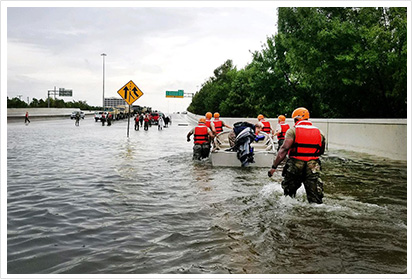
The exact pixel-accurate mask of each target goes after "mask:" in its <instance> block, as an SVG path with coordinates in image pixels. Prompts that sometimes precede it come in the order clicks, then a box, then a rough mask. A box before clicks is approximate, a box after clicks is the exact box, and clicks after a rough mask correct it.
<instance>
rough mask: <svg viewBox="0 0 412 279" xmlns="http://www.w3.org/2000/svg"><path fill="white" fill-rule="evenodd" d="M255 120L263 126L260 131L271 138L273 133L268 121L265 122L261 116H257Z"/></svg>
mask: <svg viewBox="0 0 412 279" xmlns="http://www.w3.org/2000/svg"><path fill="white" fill-rule="evenodd" d="M257 119H258V121H259V122H260V123H262V124H263V129H262V131H263V132H265V133H267V134H271V135H272V137H273V135H274V132H273V129H272V127H271V126H270V123H269V121H267V120H266V119H265V117H264V116H263V115H262V114H259V115H258V117H257Z"/></svg>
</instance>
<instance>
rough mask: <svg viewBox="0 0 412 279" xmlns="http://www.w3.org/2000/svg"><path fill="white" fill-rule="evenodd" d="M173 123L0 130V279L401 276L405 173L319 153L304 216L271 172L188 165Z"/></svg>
mask: <svg viewBox="0 0 412 279" xmlns="http://www.w3.org/2000/svg"><path fill="white" fill-rule="evenodd" d="M179 123H188V120H186V119H185V118H184V116H183V115H174V116H173V124H172V126H171V127H169V128H166V129H164V130H163V131H158V130H157V128H155V127H152V128H151V129H150V130H149V131H143V130H142V129H141V130H140V131H134V130H132V129H131V130H130V138H129V139H127V137H126V127H127V122H126V121H123V122H116V123H115V124H114V125H112V126H111V127H102V126H101V125H100V123H99V122H98V123H95V122H94V120H92V119H91V118H90V117H86V119H85V120H82V121H81V122H80V126H79V127H75V126H74V122H73V121H71V120H69V119H65V120H50V121H38V122H36V121H35V120H34V119H33V120H32V123H31V124H30V125H28V126H25V125H24V124H22V123H9V124H8V128H7V132H8V137H7V143H8V146H7V151H8V153H7V167H8V170H7V174H8V177H7V182H8V188H7V210H8V212H7V226H8V227H7V245H8V247H7V267H8V273H20V274H21V273H29V274H31V273H88V274H90V273H120V274H124V273H142V274H148V273H159V274H165V273H166V274H171V273H182V274H183V273H200V274H209V273H222V274H228V273H237V274H242V273H251V274H301V273H318V274H325V273H326V274H338V273H346V274H348V273H350V274H351V273H353V274H375V273H378V274H396V273H406V267H407V171H406V162H399V161H390V160H383V159H380V158H374V157H370V156H363V155H361V154H354V153H342V152H340V153H339V152H329V153H328V154H327V155H326V156H324V158H323V170H324V174H323V176H322V178H323V180H324V182H325V194H326V196H325V199H324V204H323V205H313V204H308V203H307V202H306V198H305V193H304V190H303V188H302V189H299V191H298V195H297V198H296V199H290V198H289V197H284V196H283V193H282V190H281V188H280V181H281V179H282V178H281V176H280V174H279V173H280V172H279V173H276V175H275V177H274V178H273V179H269V178H268V177H267V175H266V173H267V170H268V169H259V168H249V169H240V168H216V167H213V166H211V164H210V163H209V162H202V163H198V162H193V161H192V160H191V158H192V143H187V142H186V134H187V132H188V130H189V129H190V125H189V126H179V125H178V124H179ZM269 167H270V166H268V168H269Z"/></svg>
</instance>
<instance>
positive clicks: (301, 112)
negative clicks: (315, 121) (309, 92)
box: [292, 107, 309, 120]
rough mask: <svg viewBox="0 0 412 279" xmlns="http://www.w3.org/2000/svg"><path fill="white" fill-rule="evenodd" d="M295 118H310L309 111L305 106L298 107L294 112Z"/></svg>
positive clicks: (293, 116)
mask: <svg viewBox="0 0 412 279" xmlns="http://www.w3.org/2000/svg"><path fill="white" fill-rule="evenodd" d="M292 118H293V119H298V120H304V119H306V120H307V119H309V111H308V110H307V109H305V108H304V107H300V108H297V109H295V110H294V111H293V113H292Z"/></svg>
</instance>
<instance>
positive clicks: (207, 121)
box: [206, 119, 212, 129]
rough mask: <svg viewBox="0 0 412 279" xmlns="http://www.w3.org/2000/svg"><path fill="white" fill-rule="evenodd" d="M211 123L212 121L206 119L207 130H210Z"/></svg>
mask: <svg viewBox="0 0 412 279" xmlns="http://www.w3.org/2000/svg"><path fill="white" fill-rule="evenodd" d="M211 122H212V121H210V120H208V119H206V127H208V128H209V129H211V128H210V123H211Z"/></svg>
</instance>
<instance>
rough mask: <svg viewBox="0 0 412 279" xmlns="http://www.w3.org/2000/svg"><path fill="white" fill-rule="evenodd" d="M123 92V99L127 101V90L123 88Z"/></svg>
mask: <svg viewBox="0 0 412 279" xmlns="http://www.w3.org/2000/svg"><path fill="white" fill-rule="evenodd" d="M123 91H124V97H123V99H125V100H127V99H128V98H127V91H129V88H127V87H125V88H123Z"/></svg>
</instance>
